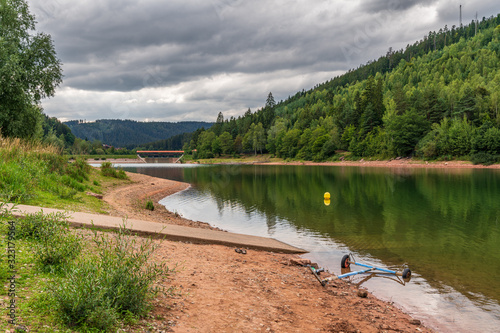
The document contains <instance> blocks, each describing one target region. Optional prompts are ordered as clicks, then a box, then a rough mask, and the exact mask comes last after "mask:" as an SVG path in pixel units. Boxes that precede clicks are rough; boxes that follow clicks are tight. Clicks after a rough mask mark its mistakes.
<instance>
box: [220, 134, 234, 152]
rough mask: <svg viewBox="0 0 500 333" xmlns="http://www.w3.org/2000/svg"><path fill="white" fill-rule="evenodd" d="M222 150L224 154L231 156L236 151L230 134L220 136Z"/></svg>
mask: <svg viewBox="0 0 500 333" xmlns="http://www.w3.org/2000/svg"><path fill="white" fill-rule="evenodd" d="M219 141H220V145H221V150H222V153H223V154H230V153H231V152H232V151H233V149H234V141H233V138H232V137H231V134H229V132H223V133H222V134H221V135H220V136H219Z"/></svg>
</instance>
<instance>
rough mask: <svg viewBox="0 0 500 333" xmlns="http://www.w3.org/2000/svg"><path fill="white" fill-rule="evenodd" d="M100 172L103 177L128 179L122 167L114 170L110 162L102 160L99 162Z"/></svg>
mask: <svg viewBox="0 0 500 333" xmlns="http://www.w3.org/2000/svg"><path fill="white" fill-rule="evenodd" d="M101 174H102V175H103V176H105V177H113V178H118V179H128V176H127V174H126V173H125V171H123V170H122V169H120V170H116V169H115V168H113V165H112V164H111V162H104V163H102V164H101Z"/></svg>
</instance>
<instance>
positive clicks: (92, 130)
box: [65, 119, 211, 149]
mask: <svg viewBox="0 0 500 333" xmlns="http://www.w3.org/2000/svg"><path fill="white" fill-rule="evenodd" d="M65 124H66V125H67V126H68V127H69V128H70V129H71V131H72V132H73V134H74V135H75V136H76V137H78V138H80V139H84V140H87V141H96V140H98V141H101V142H103V143H105V144H107V145H110V146H114V147H120V148H125V147H127V148H129V149H132V148H135V147H137V146H138V145H143V144H145V143H148V142H154V141H158V140H165V139H167V138H169V137H172V136H175V135H179V134H182V133H185V132H193V131H195V130H197V129H198V128H201V127H205V128H209V127H210V125H211V123H207V122H196V121H182V122H177V123H173V122H139V121H134V120H119V119H103V120H96V121H95V122H85V121H82V120H72V121H68V122H66V123H65Z"/></svg>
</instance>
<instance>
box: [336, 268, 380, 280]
mask: <svg viewBox="0 0 500 333" xmlns="http://www.w3.org/2000/svg"><path fill="white" fill-rule="evenodd" d="M374 269H375V268H373V267H372V268H370V269H364V270H362V271H355V272H350V273H346V274H341V275H338V276H337V278H339V279H342V278H345V277H348V276H353V275H357V274H362V273H367V272H370V271H373V270H374Z"/></svg>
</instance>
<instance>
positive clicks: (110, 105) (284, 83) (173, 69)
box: [28, 0, 500, 120]
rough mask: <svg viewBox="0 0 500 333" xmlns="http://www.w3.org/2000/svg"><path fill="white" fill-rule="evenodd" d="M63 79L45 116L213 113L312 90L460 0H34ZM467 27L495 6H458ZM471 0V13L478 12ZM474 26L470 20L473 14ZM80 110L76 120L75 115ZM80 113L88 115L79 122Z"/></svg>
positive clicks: (449, 13)
mask: <svg viewBox="0 0 500 333" xmlns="http://www.w3.org/2000/svg"><path fill="white" fill-rule="evenodd" d="M28 1H29V4H30V7H31V10H32V12H33V13H34V14H35V15H36V16H37V19H38V22H39V24H38V25H37V28H38V29H39V30H41V31H44V32H47V33H50V34H51V35H52V37H53V39H54V43H55V46H56V50H57V53H58V56H59V57H60V59H61V60H62V62H63V64H64V66H63V68H64V75H65V78H64V84H63V86H62V87H61V89H60V90H59V91H58V93H57V94H56V97H55V98H54V99H52V100H49V101H44V107H45V110H46V112H48V113H49V114H51V112H52V114H51V115H55V116H58V115H61V117H65V118H69V119H72V118H82V119H95V118H94V117H100V118H102V117H103V114H110V116H113V117H115V118H119V117H129V118H132V119H140V118H141V117H142V118H154V119H174V120H178V119H183V117H187V118H188V119H197V118H196V117H195V115H196V112H195V111H196V110H197V109H198V110H203V111H200V113H199V114H198V117H199V118H198V119H202V118H203V120H214V119H215V117H216V115H217V113H218V112H219V111H223V112H229V113H234V112H236V111H235V110H240V112H241V113H243V112H244V111H245V110H246V109H247V108H248V107H251V108H252V109H255V108H256V107H260V106H262V105H263V104H264V102H265V98H266V96H267V94H268V92H269V91H272V92H273V94H274V95H275V98H276V99H277V100H279V99H282V98H286V97H287V96H288V95H293V94H295V92H296V91H299V90H302V89H309V88H311V87H312V86H314V85H315V84H317V83H321V82H324V81H325V80H329V79H331V78H332V77H333V76H335V75H338V74H340V73H342V72H344V71H346V70H348V69H350V68H356V67H358V66H359V65H360V64H364V63H366V62H367V61H369V60H373V59H376V58H378V57H379V56H381V55H383V54H385V52H387V49H388V48H389V47H391V46H392V47H393V48H394V49H400V48H402V47H404V46H406V45H407V44H410V43H413V42H414V41H415V40H418V39H421V38H422V37H423V36H424V35H427V33H428V32H429V31H430V30H439V28H441V27H443V26H444V25H445V24H448V26H449V27H451V25H452V24H457V25H458V5H459V1H458V0H457V1H455V0H420V1H416V0H411V1H398V0H389V1H382V0H358V1H355V0H337V1H334V2H333V1H327V0H324V1H323V0H315V1H299V0H296V1H295V0H275V1H264V0H255V1H243V0H169V1H159V0H121V1H111V0H89V1H85V2H83V1H72V0H44V1H42V0H28ZM461 2H462V3H463V5H464V9H466V10H467V11H468V12H467V13H465V12H464V23H465V22H467V21H466V19H467V20H469V19H472V17H473V14H475V11H476V10H477V11H478V12H479V15H480V17H481V15H483V16H489V15H491V14H494V13H496V11H500V5H499V4H496V3H494V2H492V1H475V2H472V1H468V2H466V1H465V0H463V1H461ZM472 7H475V9H472ZM469 21H470V20H469ZM72 114H73V115H75V116H70V115H72ZM76 115H88V117H80V116H76Z"/></svg>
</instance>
